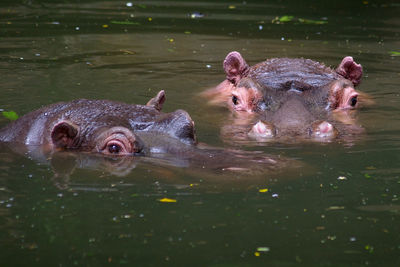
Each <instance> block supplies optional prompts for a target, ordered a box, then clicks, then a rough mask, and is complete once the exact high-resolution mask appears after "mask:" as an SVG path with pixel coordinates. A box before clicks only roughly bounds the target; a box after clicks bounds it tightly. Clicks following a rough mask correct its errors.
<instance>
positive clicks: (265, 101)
mask: <svg viewBox="0 0 400 267" xmlns="http://www.w3.org/2000/svg"><path fill="white" fill-rule="evenodd" d="M224 70H225V73H226V80H225V81H223V82H222V83H221V84H220V85H218V86H217V87H216V88H215V89H213V90H210V92H209V93H206V95H211V96H216V98H220V99H223V98H222V97H221V96H224V97H226V99H229V100H228V106H229V107H230V108H231V109H232V110H233V111H234V112H235V113H241V114H243V113H247V114H253V115H257V117H258V120H259V122H258V123H257V124H256V125H254V127H253V128H252V129H251V131H250V133H249V135H251V136H254V137H256V138H258V137H261V138H262V137H264V138H274V139H277V138H281V139H282V138H289V139H290V138H293V137H298V136H300V137H303V138H314V139H331V138H334V137H336V136H337V135H338V128H342V129H344V128H345V127H342V125H339V126H338V127H335V126H336V125H337V124H340V123H344V124H351V121H352V119H351V118H350V117H347V118H345V116H347V115H349V113H348V111H349V110H352V109H355V108H357V107H358V100H359V99H358V96H359V95H360V93H359V92H357V91H355V89H354V87H355V86H357V85H358V84H359V83H360V81H361V76H362V67H361V65H359V64H357V63H356V62H355V61H354V60H353V58H352V57H345V58H344V59H343V60H342V62H341V63H340V64H339V66H338V68H336V69H332V68H329V67H326V66H325V65H323V64H321V63H319V62H316V61H313V60H310V59H302V58H273V59H269V60H267V61H264V62H261V63H258V64H256V65H254V66H249V65H248V64H247V63H246V61H245V60H244V59H243V57H242V56H241V54H240V53H238V52H231V53H229V54H228V55H227V57H226V58H225V60H224ZM214 102H217V101H215V100H214ZM339 112H341V113H342V117H341V118H340V119H337V118H335V117H334V116H335V114H338V113H339ZM345 113H346V114H345ZM343 115H344V116H343ZM337 117H338V116H337ZM334 125H335V126H334ZM342 134H344V133H342Z"/></svg>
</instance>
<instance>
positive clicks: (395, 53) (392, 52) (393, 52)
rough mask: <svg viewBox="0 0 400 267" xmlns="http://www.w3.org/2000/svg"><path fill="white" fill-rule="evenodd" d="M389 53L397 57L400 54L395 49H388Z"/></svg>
mask: <svg viewBox="0 0 400 267" xmlns="http://www.w3.org/2000/svg"><path fill="white" fill-rule="evenodd" d="M389 54H390V55H391V56H392V57H398V56H400V52H397V51H389Z"/></svg>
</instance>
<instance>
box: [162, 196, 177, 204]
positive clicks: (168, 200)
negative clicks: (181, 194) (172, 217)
mask: <svg viewBox="0 0 400 267" xmlns="http://www.w3.org/2000/svg"><path fill="white" fill-rule="evenodd" d="M158 201H160V202H163V203H175V202H177V200H176V199H172V198H166V197H165V198H162V199H159V200H158Z"/></svg>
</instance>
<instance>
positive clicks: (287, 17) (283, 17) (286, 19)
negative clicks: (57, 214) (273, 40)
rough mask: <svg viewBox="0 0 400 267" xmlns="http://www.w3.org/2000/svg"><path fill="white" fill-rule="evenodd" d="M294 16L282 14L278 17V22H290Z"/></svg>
mask: <svg viewBox="0 0 400 267" xmlns="http://www.w3.org/2000/svg"><path fill="white" fill-rule="evenodd" d="M293 18H294V16H282V17H280V18H279V21H280V22H290V21H292V20H293Z"/></svg>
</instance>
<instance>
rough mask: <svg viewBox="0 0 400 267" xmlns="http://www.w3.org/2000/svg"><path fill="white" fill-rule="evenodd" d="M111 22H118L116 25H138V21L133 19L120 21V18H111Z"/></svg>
mask: <svg viewBox="0 0 400 267" xmlns="http://www.w3.org/2000/svg"><path fill="white" fill-rule="evenodd" d="M110 23H111V24H118V25H140V23H139V22H133V21H128V20H125V21H121V20H112V21H110Z"/></svg>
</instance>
